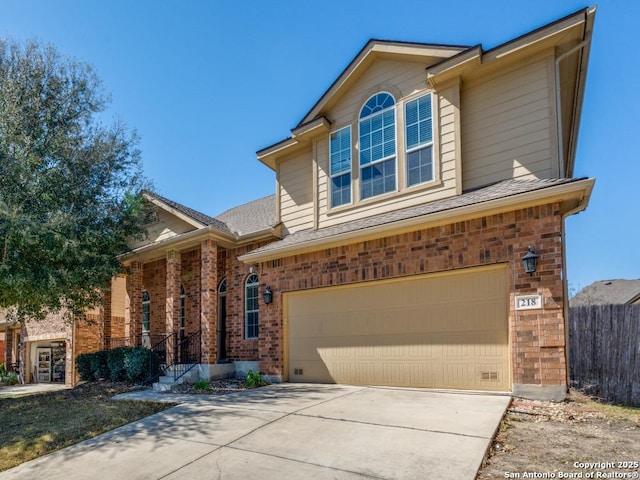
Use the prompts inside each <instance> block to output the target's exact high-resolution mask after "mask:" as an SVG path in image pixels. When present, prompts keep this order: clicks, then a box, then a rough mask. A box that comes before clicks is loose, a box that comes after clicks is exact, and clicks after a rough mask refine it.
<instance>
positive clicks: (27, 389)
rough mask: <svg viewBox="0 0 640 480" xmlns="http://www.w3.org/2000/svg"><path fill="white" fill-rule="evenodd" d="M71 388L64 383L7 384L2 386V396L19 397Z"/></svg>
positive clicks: (0, 394)
mask: <svg viewBox="0 0 640 480" xmlns="http://www.w3.org/2000/svg"><path fill="white" fill-rule="evenodd" d="M66 388H70V387H67V386H65V384H64V383H26V384H24V385H7V386H2V387H0V397H19V396H22V395H33V394H35V393H45V392H56V391H58V390H64V389H66Z"/></svg>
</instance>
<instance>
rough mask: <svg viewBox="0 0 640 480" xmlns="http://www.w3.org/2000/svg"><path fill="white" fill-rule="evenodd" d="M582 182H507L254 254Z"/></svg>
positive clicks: (307, 233) (299, 235) (307, 234)
mask: <svg viewBox="0 0 640 480" xmlns="http://www.w3.org/2000/svg"><path fill="white" fill-rule="evenodd" d="M578 180H582V179H580V178H579V179H574V178H560V179H535V180H505V181H503V182H499V183H496V184H493V185H490V186H488V187H483V188H479V189H476V190H473V191H469V192H466V193H463V194H462V195H458V196H456V197H452V198H446V199H443V200H437V201H434V202H430V203H424V204H421V205H416V206H413V207H408V208H404V209H401V210H395V211H392V212H388V213H383V214H380V215H377V216H374V217H367V218H362V219H358V220H354V221H351V222H346V223H342V224H339V225H333V226H331V227H326V228H321V229H319V230H312V229H309V230H301V231H298V232H295V233H293V234H291V235H288V236H286V237H284V238H283V239H281V240H278V241H276V242H273V243H270V244H268V245H265V246H263V247H260V248H258V249H256V250H253V251H252V252H251V254H254V253H258V254H260V253H267V252H272V251H277V250H279V249H281V248H286V247H293V246H295V245H302V244H304V243H306V242H310V241H315V240H321V239H324V238H330V237H335V236H339V235H341V234H346V233H350V232H354V231H357V230H364V229H367V228H371V227H377V226H381V225H385V224H391V223H394V222H399V221H403V220H408V219H411V218H416V217H423V216H424V217H426V216H428V215H431V214H434V213H438V212H443V211H446V210H451V209H455V208H460V207H466V206H470V205H474V204H478V203H482V202H487V201H490V200H497V199H500V198H505V197H509V196H512V195H518V194H522V193H527V192H532V191H535V190H540V189H544V188H549V187H555V186H558V185H563V184H567V183H572V182H575V181H578Z"/></svg>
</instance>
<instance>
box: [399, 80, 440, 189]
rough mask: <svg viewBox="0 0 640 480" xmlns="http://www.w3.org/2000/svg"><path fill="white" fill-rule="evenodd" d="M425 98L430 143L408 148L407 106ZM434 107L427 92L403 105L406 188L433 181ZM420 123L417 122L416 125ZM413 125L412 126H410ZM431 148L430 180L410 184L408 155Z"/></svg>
mask: <svg viewBox="0 0 640 480" xmlns="http://www.w3.org/2000/svg"><path fill="white" fill-rule="evenodd" d="M425 97H429V103H430V104H431V141H428V142H422V143H418V144H417V145H415V146H413V147H411V148H409V146H408V141H409V135H408V132H407V130H408V129H409V126H410V125H409V123H408V121H407V109H408V107H409V104H411V103H412V102H418V101H420V99H422V98H425ZM433 110H434V105H433V93H432V92H429V93H427V94H424V95H420V96H419V97H416V98H412V99H411V100H407V101H406V102H405V103H404V144H405V175H406V185H407V188H413V187H416V186H418V185H424V184H426V183H429V182H433V181H434V180H435V175H436V165H435V152H434V150H435V145H434V136H435V129H434V126H433V122H434V113H433ZM419 123H420V122H419V121H418V124H419ZM411 125H414V124H411ZM428 147H431V178H430V179H429V180H424V181H421V182H417V183H413V184H410V183H409V178H410V176H409V154H410V153H413V152H417V151H419V150H423V149H425V148H428Z"/></svg>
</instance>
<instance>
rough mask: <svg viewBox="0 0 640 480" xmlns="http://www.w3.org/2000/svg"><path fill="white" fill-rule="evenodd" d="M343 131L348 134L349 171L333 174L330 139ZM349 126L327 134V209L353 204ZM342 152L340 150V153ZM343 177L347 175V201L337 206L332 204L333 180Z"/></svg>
mask: <svg viewBox="0 0 640 480" xmlns="http://www.w3.org/2000/svg"><path fill="white" fill-rule="evenodd" d="M344 130H347V131H348V133H349V169H348V170H342V171H340V172H337V173H334V172H333V170H332V163H331V157H332V156H333V153H334V152H333V151H332V150H331V137H332V136H333V135H334V134H340V133H341V132H343V131H344ZM351 133H352V132H351V125H347V126H346V127H342V128H340V129H338V130H335V131H333V132H331V133H330V134H329V208H338V207H341V206H343V205H351V204H352V203H353V151H352V149H351V142H352V137H351ZM342 151H343V150H341V152H342ZM345 175H349V201H348V202H343V203H340V204H337V205H334V203H333V179H334V178H338V177H343V176H345Z"/></svg>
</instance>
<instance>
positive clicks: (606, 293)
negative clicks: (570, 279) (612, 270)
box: [569, 279, 640, 307]
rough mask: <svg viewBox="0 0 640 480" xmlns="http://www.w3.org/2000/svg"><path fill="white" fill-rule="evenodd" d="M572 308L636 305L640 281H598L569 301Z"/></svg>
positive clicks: (639, 291)
mask: <svg viewBox="0 0 640 480" xmlns="http://www.w3.org/2000/svg"><path fill="white" fill-rule="evenodd" d="M569 303H570V304H571V306H572V307H582V306H586V305H638V304H640V280H624V279H617V280H600V281H597V282H593V283H592V284H591V285H589V286H588V287H585V288H583V289H582V290H580V292H578V293H577V294H576V295H575V296H574V297H572V298H571V299H570V300H569Z"/></svg>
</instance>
